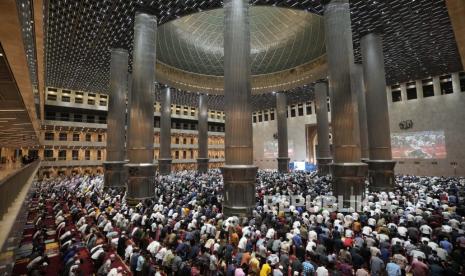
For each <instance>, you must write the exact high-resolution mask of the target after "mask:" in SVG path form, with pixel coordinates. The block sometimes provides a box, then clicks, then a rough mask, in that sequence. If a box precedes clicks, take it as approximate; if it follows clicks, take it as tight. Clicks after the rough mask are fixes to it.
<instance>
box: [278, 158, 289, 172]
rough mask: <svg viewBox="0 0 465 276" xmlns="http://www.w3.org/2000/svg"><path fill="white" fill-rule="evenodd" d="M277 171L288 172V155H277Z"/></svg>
mask: <svg viewBox="0 0 465 276" xmlns="http://www.w3.org/2000/svg"><path fill="white" fill-rule="evenodd" d="M276 159H277V160H278V172H280V173H288V172H289V160H291V159H290V158H288V157H278V158H276Z"/></svg>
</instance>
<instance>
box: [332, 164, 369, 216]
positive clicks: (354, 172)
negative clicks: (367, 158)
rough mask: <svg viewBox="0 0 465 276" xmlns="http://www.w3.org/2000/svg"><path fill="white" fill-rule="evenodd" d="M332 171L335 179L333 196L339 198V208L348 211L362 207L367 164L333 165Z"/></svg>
mask: <svg viewBox="0 0 465 276" xmlns="http://www.w3.org/2000/svg"><path fill="white" fill-rule="evenodd" d="M330 171H331V175H332V177H333V196H335V197H336V198H337V202H338V207H339V208H340V207H342V208H344V209H346V208H350V207H355V208H356V207H357V206H361V203H362V200H363V198H364V196H365V178H366V175H367V172H368V165H367V164H365V163H331V164H330ZM341 197H342V198H341ZM341 200H342V203H341ZM355 204H356V205H355ZM347 210H349V209H347ZM338 211H339V212H342V211H343V210H338ZM354 211H355V210H354Z"/></svg>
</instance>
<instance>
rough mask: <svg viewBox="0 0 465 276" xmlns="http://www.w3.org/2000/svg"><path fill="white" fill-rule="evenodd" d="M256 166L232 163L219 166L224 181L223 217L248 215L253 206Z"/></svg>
mask: <svg viewBox="0 0 465 276" xmlns="http://www.w3.org/2000/svg"><path fill="white" fill-rule="evenodd" d="M257 170H258V168H257V167H255V166H253V165H235V166H234V165H233V166H228V165H226V166H224V167H222V168H221V172H222V174H223V182H224V188H223V190H224V191H223V193H224V203H223V214H224V216H225V217H231V216H238V217H250V216H251V215H252V211H253V209H254V208H255V204H256V198H255V179H256V176H257Z"/></svg>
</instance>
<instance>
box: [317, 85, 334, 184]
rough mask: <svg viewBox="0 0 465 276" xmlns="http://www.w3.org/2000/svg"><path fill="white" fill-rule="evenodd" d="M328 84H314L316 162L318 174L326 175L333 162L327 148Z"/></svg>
mask: <svg viewBox="0 0 465 276" xmlns="http://www.w3.org/2000/svg"><path fill="white" fill-rule="evenodd" d="M327 98H328V84H327V83H326V82H324V81H320V82H317V83H316V84H315V112H316V131H317V138H318V148H317V152H316V154H317V156H316V162H317V165H318V174H319V175H321V176H323V175H328V174H329V164H330V163H331V162H332V161H333V158H332V157H331V150H330V148H329V120H328V101H327Z"/></svg>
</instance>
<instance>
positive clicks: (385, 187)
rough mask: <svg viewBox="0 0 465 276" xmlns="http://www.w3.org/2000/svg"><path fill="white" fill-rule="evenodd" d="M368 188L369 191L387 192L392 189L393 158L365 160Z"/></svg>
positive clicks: (393, 179)
mask: <svg viewBox="0 0 465 276" xmlns="http://www.w3.org/2000/svg"><path fill="white" fill-rule="evenodd" d="M366 163H367V164H368V180H369V182H370V186H369V189H370V191H371V192H389V191H392V190H394V184H395V183H394V182H395V178H394V167H395V166H396V161H393V160H367V161H366Z"/></svg>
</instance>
